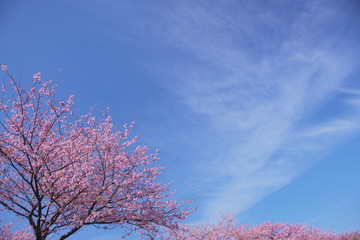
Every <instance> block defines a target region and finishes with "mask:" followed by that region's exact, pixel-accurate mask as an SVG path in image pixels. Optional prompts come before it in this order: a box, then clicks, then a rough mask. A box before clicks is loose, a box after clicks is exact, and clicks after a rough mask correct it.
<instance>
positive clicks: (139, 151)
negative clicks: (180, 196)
mask: <svg viewBox="0 0 360 240" xmlns="http://www.w3.org/2000/svg"><path fill="white" fill-rule="evenodd" d="M2 68H3V69H6V70H7V68H6V67H5V66H2ZM7 76H8V77H9V78H10V82H11V85H10V86H8V87H7V90H8V91H7V92H4V94H3V97H2V99H1V101H0V113H1V114H2V116H1V117H0V122H1V123H0V126H1V130H0V173H1V175H0V206H1V207H2V208H3V209H4V210H7V211H9V212H12V213H14V214H15V215H17V216H20V217H22V218H23V219H25V220H27V221H28V223H29V225H30V228H31V231H32V232H31V233H30V234H33V237H32V238H31V239H37V240H45V239H49V238H50V237H52V236H53V237H54V236H57V239H59V240H60V239H61V240H62V239H66V238H68V237H69V236H71V235H73V234H75V233H76V232H77V231H78V230H79V229H81V228H82V227H84V226H87V225H95V226H97V227H100V228H107V227H109V226H119V227H125V228H127V229H129V230H130V231H134V230H138V229H144V230H146V231H155V230H156V229H157V228H158V227H159V226H162V227H165V228H169V229H177V228H178V227H179V221H181V220H183V219H185V218H186V217H187V215H188V214H189V212H188V211H186V210H182V209H181V208H180V205H182V204H183V202H177V201H168V197H169V196H170V195H171V193H170V192H169V190H168V185H167V184H159V183H157V182H156V179H157V177H158V176H159V175H160V174H161V168H158V167H155V166H152V165H153V164H154V162H157V161H158V160H159V159H158V157H157V154H148V153H147V152H148V148H147V147H146V146H135V144H136V140H137V138H136V137H134V138H130V134H131V128H132V126H133V125H130V126H126V127H125V129H124V130H123V131H120V130H115V128H114V126H113V123H112V122H111V117H104V118H101V117H98V116H95V115H94V114H93V113H92V112H90V113H88V114H86V115H84V116H81V117H79V118H75V117H74V116H73V115H72V114H71V113H72V109H73V96H70V97H69V99H68V100H67V101H58V100H56V97H55V89H54V87H53V84H52V83H51V82H50V81H49V82H42V81H40V79H41V78H40V73H36V74H34V75H33V78H34V80H35V81H34V82H33V86H31V87H30V88H29V89H28V90H27V89H23V88H22V86H21V85H20V84H19V83H18V82H16V81H15V78H14V77H13V76H12V75H10V73H9V72H8V75H7ZM7 106H11V107H7ZM3 233H4V234H5V235H6V236H8V237H6V238H7V239H26V238H25V237H24V238H23V237H14V236H15V235H16V234H17V233H11V232H9V227H6V226H5V228H4V230H3ZM11 234H12V235H11ZM14 234H15V235H14ZM19 236H20V235H19ZM24 236H25V235H24ZM26 236H27V235H26Z"/></svg>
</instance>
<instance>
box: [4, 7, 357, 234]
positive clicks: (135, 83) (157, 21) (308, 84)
mask: <svg viewBox="0 0 360 240" xmlns="http://www.w3.org/2000/svg"><path fill="white" fill-rule="evenodd" d="M359 10H360V4H359V2H358V1H355V0H353V1H352V0H349V1H235V0H234V1H231V0H229V1H200V0H196V1H186V0H184V1H160V0H159V1H141V0H136V1H116V0H102V1H100V0H87V1H85V0H78V1H70V0H63V1H45V0H37V1H20V0H11V1H10V0H3V1H0V27H1V33H0V50H1V51H0V63H1V64H5V65H8V66H9V68H10V70H11V71H12V72H13V73H14V74H15V75H17V76H20V74H21V71H22V72H23V81H26V79H27V78H28V79H29V80H30V77H31V74H33V73H35V72H42V74H43V76H44V78H48V79H50V78H53V76H54V75H55V74H56V70H57V69H61V70H62V72H61V74H60V75H59V76H58V77H57V79H56V81H57V83H58V84H59V94H60V96H63V97H65V96H68V95H70V94H74V95H75V96H76V97H75V103H76V106H77V110H78V111H79V112H80V113H85V112H86V111H87V110H88V109H89V108H90V107H92V106H95V107H97V108H98V109H103V108H106V107H110V111H111V115H112V116H113V119H114V122H115V124H117V125H119V126H122V125H123V123H124V122H131V121H133V120H134V121H136V122H137V124H136V127H135V133H136V134H140V135H141V143H143V144H147V145H150V146H151V147H152V148H153V149H155V148H159V149H160V151H161V155H160V157H161V159H162V160H161V165H163V166H165V167H166V170H165V172H164V174H163V176H162V178H161V181H164V182H165V181H168V180H171V179H173V180H174V182H173V184H172V188H173V189H176V190H177V193H176V194H175V195H174V198H176V199H179V200H184V199H194V198H195V199H196V201H195V205H197V206H198V208H199V210H198V211H197V212H196V213H195V214H193V216H192V217H191V218H190V219H189V221H190V222H194V223H198V222H204V221H207V220H208V219H211V220H214V219H216V218H217V217H218V216H219V213H225V212H233V213H235V214H237V219H238V221H239V222H240V223H244V224H258V223H262V222H263V221H274V222H275V221H282V222H289V223H297V222H306V223H310V224H314V225H316V226H318V227H321V228H322V229H324V230H327V229H335V230H336V231H348V230H354V229H359V228H358V226H360V217H359V216H360V191H359V190H360V174H358V173H359V170H360V161H359V160H360V159H359V156H360V141H359V140H360V134H359V129H360V121H359V119H360V71H359V69H360V68H359V67H360V61H359V56H360V42H359V40H358V39H360V25H359V24H358V23H359V22H360V15H359V14H358V12H359ZM4 218H5V217H4ZM116 234H117V233H116V231H114V232H111V231H105V232H104V231H94V230H92V229H88V230H86V231H82V232H80V233H79V235H77V237H80V236H83V237H85V236H87V237H89V235H91V237H92V238H88V239H94V240H95V239H97V240H100V239H103V240H105V239H114V238H115V236H116ZM73 239H77V238H76V237H75V238H73Z"/></svg>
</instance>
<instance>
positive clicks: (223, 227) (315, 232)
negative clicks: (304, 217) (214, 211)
mask: <svg viewBox="0 0 360 240" xmlns="http://www.w3.org/2000/svg"><path fill="white" fill-rule="evenodd" d="M166 232H167V235H166V234H165V235H163V237H161V236H160V237H159V238H160V239H166V240H188V239H192V240H360V233H359V232H349V233H344V234H337V233H335V232H332V231H328V232H321V231H320V229H318V228H315V227H311V226H307V225H305V224H294V225H291V224H286V223H270V222H265V223H263V224H260V225H255V226H252V227H251V226H249V225H241V224H237V223H236V222H235V220H234V219H233V217H231V216H230V215H226V216H224V217H223V218H222V219H221V220H220V221H219V222H218V223H217V224H206V225H184V226H183V227H182V229H181V230H178V229H177V230H175V231H171V230H170V231H169V230H166ZM151 238H152V239H154V237H151Z"/></svg>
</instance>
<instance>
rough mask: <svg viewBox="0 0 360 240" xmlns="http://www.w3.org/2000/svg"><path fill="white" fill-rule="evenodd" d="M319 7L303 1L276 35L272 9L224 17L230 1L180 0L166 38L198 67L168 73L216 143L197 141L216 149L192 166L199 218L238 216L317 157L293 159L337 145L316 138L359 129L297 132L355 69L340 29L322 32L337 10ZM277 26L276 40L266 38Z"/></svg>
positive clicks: (342, 123) (352, 124)
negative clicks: (199, 174) (201, 195)
mask: <svg viewBox="0 0 360 240" xmlns="http://www.w3.org/2000/svg"><path fill="white" fill-rule="evenodd" d="M232 4H234V6H233V7H234V8H236V4H235V3H232ZM323 4H324V3H323V2H309V3H308V4H305V6H304V9H303V11H300V12H297V13H296V17H295V18H294V19H291V22H286V23H285V22H283V23H282V24H280V28H281V29H276V26H279V25H276V24H278V23H279V22H280V23H281V21H286V20H289V19H288V18H287V17H284V16H276V15H275V12H273V13H269V11H270V12H271V11H272V10H271V9H270V10H269V9H259V10H256V11H255V12H252V13H250V12H248V10H254V9H253V6H245V7H244V8H241V7H239V6H238V8H236V11H238V12H236V13H233V14H232V15H231V14H228V13H229V7H230V8H231V7H232V6H231V4H230V6H224V5H222V4H218V5H217V6H216V7H214V6H212V7H210V6H208V5H205V4H204V5H202V4H199V3H194V2H191V3H190V2H188V4H182V5H180V6H177V8H176V11H174V12H171V18H170V19H172V21H170V23H171V24H170V26H168V27H169V29H170V30H169V31H168V32H167V34H168V35H167V37H168V38H169V39H171V41H173V42H172V44H173V45H174V46H176V47H178V48H181V49H183V50H185V51H188V52H189V53H190V54H192V56H193V57H194V58H196V59H198V60H199V62H200V63H198V64H195V65H193V66H192V65H186V64H182V65H180V66H177V67H174V69H172V72H173V74H174V75H176V76H177V77H178V78H180V79H181V87H179V88H178V94H179V95H180V96H182V99H183V101H184V102H185V103H186V104H187V106H188V107H189V108H190V109H191V110H192V111H193V112H194V113H197V114H203V115H205V116H207V117H208V118H209V119H210V120H211V125H210V126H209V131H212V132H213V133H214V134H215V135H216V136H217V137H218V140H216V141H213V142H206V144H208V147H207V148H206V149H205V150H206V151H211V149H217V152H219V150H220V153H217V152H214V154H213V158H212V159H203V160H201V161H200V162H198V168H199V171H201V168H203V169H204V170H203V171H204V172H205V174H204V175H207V181H204V182H206V184H207V185H208V189H207V191H208V197H207V198H206V200H204V202H205V206H206V207H204V208H203V209H200V210H202V211H203V212H204V216H206V217H208V218H210V219H215V217H216V216H217V215H218V214H219V213H221V212H227V211H231V212H237V213H239V212H242V211H244V210H246V209H247V208H249V207H250V206H252V205H253V204H254V203H256V202H257V201H259V200H260V199H262V198H263V197H265V196H266V195H267V194H269V193H271V192H273V191H276V190H277V189H279V188H281V187H282V186H284V185H286V184H288V183H289V182H291V181H292V180H293V179H294V178H295V177H296V176H298V175H299V174H301V173H302V171H303V170H304V169H306V168H307V167H308V166H309V165H312V164H314V162H316V161H317V160H318V158H316V154H314V156H315V157H313V158H312V159H311V161H302V160H301V159H302V157H305V156H306V155H307V154H310V153H314V152H318V153H321V152H324V151H327V150H328V149H329V148H331V146H332V144H334V143H335V142H336V141H323V142H319V141H318V140H319V138H320V137H322V136H325V135H326V137H329V136H336V135H338V134H345V135H346V134H350V133H351V132H353V131H355V130H357V129H358V128H359V123H358V121H355V119H354V115H351V116H350V115H349V116H342V118H337V117H333V119H330V120H329V121H326V122H325V123H318V124H316V125H315V126H310V127H299V125H301V122H302V121H304V119H306V118H307V117H309V116H312V115H316V112H317V110H318V109H320V108H321V107H322V106H323V104H324V103H326V102H327V101H328V100H329V98H330V97H331V95H332V94H333V93H334V92H336V88H338V87H339V86H341V84H342V83H343V82H344V81H345V79H346V77H347V75H348V74H349V73H350V72H351V71H352V70H353V68H354V64H353V62H352V59H353V53H352V52H351V49H344V51H341V49H339V48H341V44H342V42H341V39H339V36H340V35H341V34H342V32H341V27H339V28H336V29H335V30H331V29H329V28H331V26H329V25H330V24H331V23H333V21H334V19H337V18H340V19H341V18H342V17H343V14H345V13H340V12H338V11H337V10H336V7H335V6H333V7H324V5H323ZM273 7H274V8H276V7H279V6H273ZM280 7H282V6H280ZM214 9H216V10H214ZM234 11H235V10H234ZM225 12H227V14H228V15H226V14H225ZM257 27H258V29H257ZM339 29H340V30H339ZM265 30H269V31H270V32H269V33H268V35H267V34H266V33H262V32H261V31H265ZM278 30H279V31H284V32H285V34H284V35H283V36H282V38H281V39H277V40H274V41H272V40H273V39H272V38H275V37H276V36H275V37H273V35H276V34H278V32H277V31H278ZM279 34H280V33H279ZM242 38H243V39H242ZM268 40H269V41H272V43H273V44H274V46H270V45H268V44H267V41H268ZM184 82H185V84H184ZM353 110H354V111H357V112H359V111H360V109H359V108H354V109H353ZM334 111H337V110H334ZM205 141H206V140H205ZM213 146H216V148H213Z"/></svg>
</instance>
